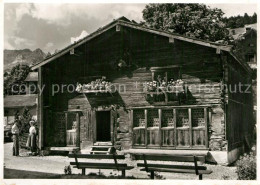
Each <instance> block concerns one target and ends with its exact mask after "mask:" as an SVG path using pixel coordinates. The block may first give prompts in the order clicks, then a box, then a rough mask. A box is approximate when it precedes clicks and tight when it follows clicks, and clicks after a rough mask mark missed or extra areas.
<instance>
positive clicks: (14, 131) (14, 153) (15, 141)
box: [12, 120, 19, 156]
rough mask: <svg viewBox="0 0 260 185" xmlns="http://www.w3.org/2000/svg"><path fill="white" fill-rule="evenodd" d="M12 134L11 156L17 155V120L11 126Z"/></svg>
mask: <svg viewBox="0 0 260 185" xmlns="http://www.w3.org/2000/svg"><path fill="white" fill-rule="evenodd" d="M12 134H13V156H19V128H18V120H15V122H14V125H13V126H12Z"/></svg>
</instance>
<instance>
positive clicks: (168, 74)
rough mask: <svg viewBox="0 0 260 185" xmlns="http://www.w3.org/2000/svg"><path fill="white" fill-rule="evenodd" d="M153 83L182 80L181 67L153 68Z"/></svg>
mask: <svg viewBox="0 0 260 185" xmlns="http://www.w3.org/2000/svg"><path fill="white" fill-rule="evenodd" d="M151 72H152V81H157V82H160V83H161V82H162V81H164V82H166V83H167V82H169V81H171V80H174V81H176V80H178V79H181V73H180V66H168V67H152V68H151Z"/></svg>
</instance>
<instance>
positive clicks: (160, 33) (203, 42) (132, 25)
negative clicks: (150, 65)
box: [118, 20, 232, 52]
mask: <svg viewBox="0 0 260 185" xmlns="http://www.w3.org/2000/svg"><path fill="white" fill-rule="evenodd" d="M118 22H119V23H120V24H121V25H123V26H127V27H130V28H134V29H138V30H142V31H146V32H150V33H154V34H158V35H162V36H165V37H172V38H174V39H178V40H182V41H186V42H190V43H194V44H199V45H202V46H207V47H211V48H217V47H220V48H221V50H224V51H228V52H229V51H231V48H232V46H230V45H221V44H216V43H213V42H208V41H203V40H199V39H193V38H188V37H184V36H180V35H174V34H172V33H169V32H166V31H161V30H156V29H152V28H146V27H143V26H140V25H136V24H133V23H130V22H125V21H120V20H119V21H118Z"/></svg>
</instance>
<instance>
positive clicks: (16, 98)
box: [4, 94, 38, 108]
mask: <svg viewBox="0 0 260 185" xmlns="http://www.w3.org/2000/svg"><path fill="white" fill-rule="evenodd" d="M37 97H38V95H37V94H32V95H11V96H6V97H4V108H18V107H32V106H35V105H36V98H37Z"/></svg>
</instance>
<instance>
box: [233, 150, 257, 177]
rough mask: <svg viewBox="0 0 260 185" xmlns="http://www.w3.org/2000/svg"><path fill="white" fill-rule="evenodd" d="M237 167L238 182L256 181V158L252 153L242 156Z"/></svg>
mask: <svg viewBox="0 0 260 185" xmlns="http://www.w3.org/2000/svg"><path fill="white" fill-rule="evenodd" d="M236 166H237V169H236V173H237V175H238V180H256V157H255V156H254V155H253V153H252V152H251V153H250V154H244V155H243V156H241V157H240V159H239V160H238V161H237V163H236Z"/></svg>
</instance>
